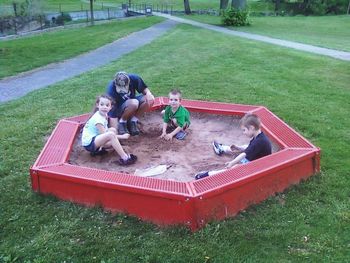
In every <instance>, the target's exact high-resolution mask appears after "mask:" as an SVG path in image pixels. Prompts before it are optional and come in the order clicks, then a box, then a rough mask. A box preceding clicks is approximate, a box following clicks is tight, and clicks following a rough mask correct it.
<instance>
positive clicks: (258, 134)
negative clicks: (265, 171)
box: [195, 114, 272, 179]
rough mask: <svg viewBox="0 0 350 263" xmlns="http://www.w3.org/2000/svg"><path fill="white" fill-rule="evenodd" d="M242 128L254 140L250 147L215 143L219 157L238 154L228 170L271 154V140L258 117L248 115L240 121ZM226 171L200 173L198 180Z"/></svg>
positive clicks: (228, 164)
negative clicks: (262, 128) (263, 130)
mask: <svg viewBox="0 0 350 263" xmlns="http://www.w3.org/2000/svg"><path fill="white" fill-rule="evenodd" d="M240 126H241V129H242V132H243V134H244V135H246V136H248V137H249V138H252V139H251V141H250V143H249V145H248V147H245V146H236V145H231V146H228V145H223V144H220V143H217V142H215V141H214V142H213V148H214V151H215V153H216V154H217V155H221V154H223V153H231V154H238V155H237V156H236V157H235V158H234V159H233V160H232V161H230V162H227V163H226V167H225V168H226V169H228V168H231V167H233V166H234V165H237V164H245V163H248V162H251V161H254V160H256V159H259V158H261V157H264V156H267V155H269V154H271V151H272V150H271V142H270V140H269V138H268V137H267V136H266V135H265V134H264V133H263V132H262V131H261V129H260V126H261V122H260V119H259V117H258V116H257V115H255V114H246V115H245V116H244V117H243V118H242V119H241V121H240ZM222 171H224V170H218V171H209V172H208V171H205V172H201V173H198V174H197V175H196V177H195V178H196V179H201V178H204V177H207V176H209V175H213V174H217V173H220V172H222Z"/></svg>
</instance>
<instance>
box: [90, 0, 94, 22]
mask: <svg viewBox="0 0 350 263" xmlns="http://www.w3.org/2000/svg"><path fill="white" fill-rule="evenodd" d="M93 2H94V0H90V15H91V25H92V26H93V25H94V3H93Z"/></svg>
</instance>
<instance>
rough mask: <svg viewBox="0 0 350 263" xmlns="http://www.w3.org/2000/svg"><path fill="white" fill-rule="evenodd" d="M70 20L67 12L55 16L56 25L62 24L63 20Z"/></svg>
mask: <svg viewBox="0 0 350 263" xmlns="http://www.w3.org/2000/svg"><path fill="white" fill-rule="evenodd" d="M69 21H72V18H71V16H70V15H69V14H67V13H62V14H61V15H59V16H58V17H57V18H56V24H57V25H64V22H69Z"/></svg>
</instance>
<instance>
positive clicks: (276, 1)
mask: <svg viewBox="0 0 350 263" xmlns="http://www.w3.org/2000/svg"><path fill="white" fill-rule="evenodd" d="M280 4H281V0H275V13H278V10H280Z"/></svg>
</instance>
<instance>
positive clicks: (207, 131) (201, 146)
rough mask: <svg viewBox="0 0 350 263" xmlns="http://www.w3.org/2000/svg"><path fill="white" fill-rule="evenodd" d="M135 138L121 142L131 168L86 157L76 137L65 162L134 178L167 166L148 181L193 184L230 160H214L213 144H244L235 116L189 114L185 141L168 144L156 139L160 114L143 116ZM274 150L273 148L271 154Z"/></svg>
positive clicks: (113, 157) (111, 158)
mask: <svg viewBox="0 0 350 263" xmlns="http://www.w3.org/2000/svg"><path fill="white" fill-rule="evenodd" d="M141 121H142V127H141V130H142V133H141V134H140V135H139V136H134V137H130V138H129V139H128V140H121V143H122V145H123V147H124V149H125V151H126V152H128V153H133V154H135V155H136V156H137V157H138V160H137V162H136V163H135V164H134V165H131V166H121V165H119V164H118V163H117V160H118V159H119V156H118V155H117V154H116V153H115V152H110V153H108V154H107V155H103V156H95V157H92V156H90V154H89V152H87V151H86V150H85V149H84V148H83V147H82V146H81V145H80V139H81V137H80V135H79V136H77V139H76V140H75V143H74V146H73V150H72V153H71V155H70V160H69V162H70V163H72V164H75V165H80V166H85V167H91V168H97V169H101V170H108V171H118V172H123V173H129V174H134V173H135V170H136V169H147V168H149V167H152V166H157V165H163V164H164V165H167V166H168V169H167V170H166V172H164V173H163V174H160V175H155V176H152V178H160V179H166V180H175V181H181V182H187V181H192V180H194V176H195V174H196V173H198V172H200V171H204V170H212V169H222V168H224V166H225V162H227V161H230V160H232V158H233V156H229V155H224V156H218V155H216V154H215V153H214V151H213V147H212V142H213V141H214V140H216V141H218V142H220V143H224V144H232V143H234V144H237V145H242V144H247V143H249V139H248V138H247V137H245V136H244V135H243V134H242V132H241V130H240V128H239V118H238V117H235V116H223V115H213V114H205V113H197V112H191V126H190V127H189V129H188V130H187V132H188V134H187V136H186V138H185V140H182V141H180V140H177V139H175V138H174V139H173V140H172V141H171V142H169V141H165V140H163V139H160V138H159V136H160V134H161V131H162V116H161V114H160V111H154V112H149V113H146V115H145V117H144V118H143V119H142V120H141ZM277 150H278V147H277V146H276V145H274V144H273V152H276V151H277Z"/></svg>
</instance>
